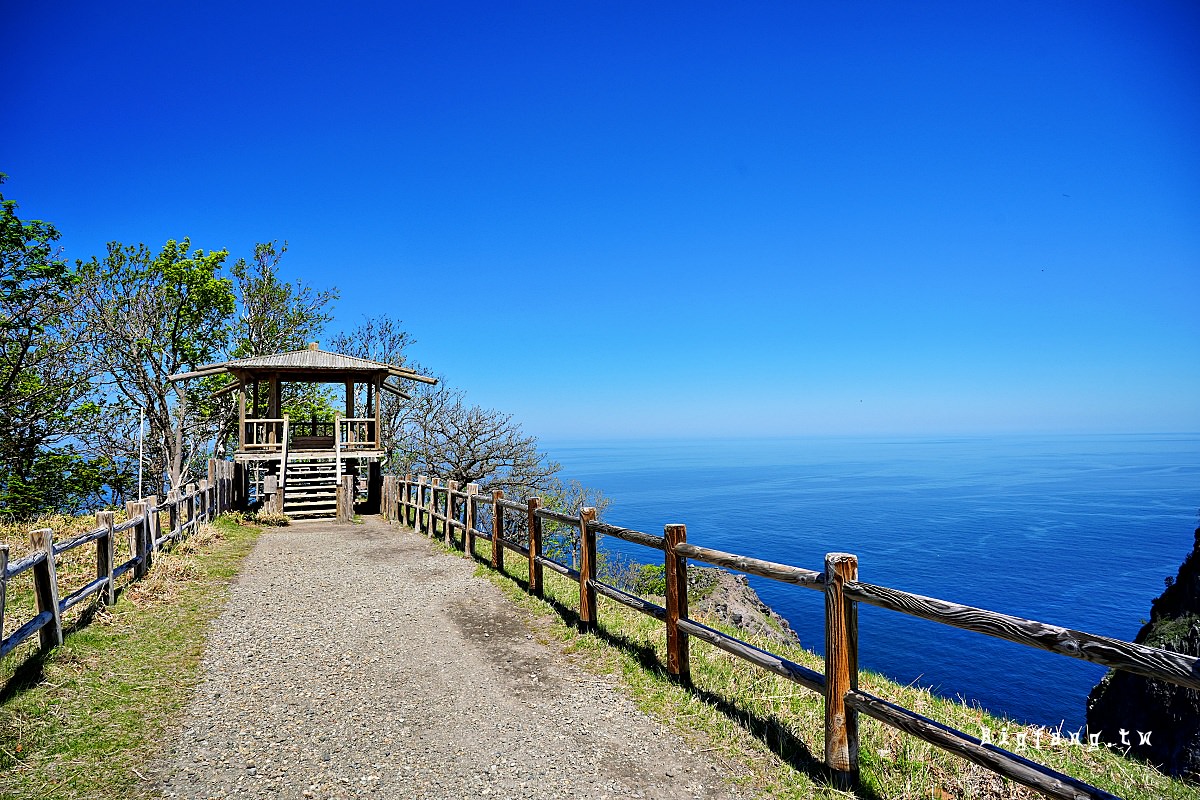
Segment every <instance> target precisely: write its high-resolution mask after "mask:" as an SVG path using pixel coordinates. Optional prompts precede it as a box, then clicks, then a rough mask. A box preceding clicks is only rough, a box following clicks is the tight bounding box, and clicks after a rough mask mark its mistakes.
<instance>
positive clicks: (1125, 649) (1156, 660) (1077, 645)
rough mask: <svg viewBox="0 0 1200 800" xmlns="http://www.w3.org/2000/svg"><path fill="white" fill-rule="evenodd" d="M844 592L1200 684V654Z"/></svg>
mask: <svg viewBox="0 0 1200 800" xmlns="http://www.w3.org/2000/svg"><path fill="white" fill-rule="evenodd" d="M844 591H845V593H846V596H847V597H850V598H853V599H855V600H858V601H860V602H863V603H868V604H870V605H873V606H878V607H880V608H888V609H891V610H893V611H899V612H901V613H903V614H907V615H909V616H913V617H920V618H921V619H927V620H930V621H932V622H939V623H941V624H943V625H950V626H953V627H955V628H962V629H964V630H968V631H974V632H976V633H982V634H986V635H988V636H994V637H996V638H998V639H1005V640H1007V641H1010V642H1016V643H1017V644H1023V645H1026V646H1028V647H1036V648H1039V649H1041V650H1048V651H1050V652H1051V653H1058V654H1060V655H1064V656H1070V657H1071V658H1078V659H1081V660H1083V661H1091V662H1092V663H1095V664H1102V665H1103V666H1106V667H1113V668H1116V669H1123V670H1126V671H1127V672H1133V673H1136V674H1138V675H1144V676H1146V677H1148V678H1158V679H1160V680H1166V681H1170V682H1171V683H1176V684H1179V685H1180V686H1186V687H1188V688H1191V689H1200V658H1196V657H1193V656H1187V655H1183V654H1182V653H1174V652H1171V651H1169V650H1160V649H1158V648H1155V647H1146V646H1145V645H1140V644H1133V643H1132V642H1123V641H1120V640H1119V639H1110V638H1108V637H1106V636H1096V635H1094V634H1090V633H1084V632H1082V631H1076V630H1071V629H1070V628H1063V627H1059V626H1058V625H1050V624H1048V623H1045V622H1037V621H1035V620H1030V619H1023V618H1021V617H1014V616H1010V615H1008V614H1001V613H999V612H996V611H988V610H986V609H982V608H974V607H973V606H965V605H960V604H959V603H952V602H949V601H947V600H938V599H936V598H933V597H924V596H922V595H918V594H911V593H909V592H902V591H899V590H897V589H891V588H888V587H886V586H876V585H874V584H870V583H859V582H858V581H848V582H847V583H846V584H845V587H844Z"/></svg>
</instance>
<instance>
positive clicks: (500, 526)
mask: <svg viewBox="0 0 1200 800" xmlns="http://www.w3.org/2000/svg"><path fill="white" fill-rule="evenodd" d="M503 499H504V492H502V491H500V490H499V489H493V490H492V569H494V570H502V569H504V504H503V503H501V502H500V501H501V500H503Z"/></svg>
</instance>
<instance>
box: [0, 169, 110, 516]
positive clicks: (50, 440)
mask: <svg viewBox="0 0 1200 800" xmlns="http://www.w3.org/2000/svg"><path fill="white" fill-rule="evenodd" d="M5 177H6V176H5V175H3V174H0V183H3V182H4V180H5ZM16 210H17V204H16V202H15V201H13V200H9V199H5V198H4V197H3V195H0V513H4V514H8V515H11V516H16V517H21V518H23V517H26V516H31V515H34V514H37V513H42V512H46V511H68V510H72V509H76V508H78V507H80V504H81V503H82V502H85V499H86V498H88V497H91V496H93V495H95V494H96V493H97V491H98V487H97V485H96V475H97V473H98V472H99V471H100V470H101V462H98V461H95V460H91V459H87V458H84V457H83V456H82V455H80V454H78V453H76V452H75V451H74V450H73V449H71V448H69V447H68V448H66V449H63V448H64V445H63V442H64V441H65V440H67V439H68V438H69V437H70V436H71V435H72V434H77V433H79V432H80V431H81V430H83V429H84V428H85V427H86V426H87V425H88V424H89V423H90V421H91V420H93V419H94V418H95V408H96V407H95V404H91V403H87V402H84V400H83V398H84V396H85V395H86V394H87V392H88V391H89V386H88V380H87V379H88V371H87V369H86V363H85V360H84V356H85V354H86V352H87V350H86V347H85V346H84V345H85V342H84V341H83V339H84V333H85V329H84V327H83V325H82V324H81V321H80V320H79V318H78V317H77V316H76V315H75V314H74V307H75V305H76V304H75V302H74V301H75V299H76V297H77V290H78V288H77V287H78V284H79V277H78V275H77V274H76V273H74V272H73V271H71V270H70V269H69V268H68V267H67V264H66V261H65V260H64V259H63V258H61V255H60V253H59V251H58V249H57V248H56V247H55V243H56V242H57V241H58V239H59V233H58V230H57V229H56V228H55V227H54V226H53V225H52V224H50V223H48V222H43V221H41V220H31V221H22V220H21V219H20V218H19V217H18V216H17V213H16ZM58 469H62V470H63V474H62V475H57V474H56V470H58Z"/></svg>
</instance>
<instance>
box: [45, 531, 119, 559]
mask: <svg viewBox="0 0 1200 800" xmlns="http://www.w3.org/2000/svg"><path fill="white" fill-rule="evenodd" d="M107 533H108V529H107V528H96V530H94V531H88V532H87V533H81V534H79V535H78V536H76V537H75V538H74V539H67V540H65V541H62V542H55V543H54V554H55V555H60V554H62V553H65V552H67V551H68V550H74V549H75V548H76V547H82V546H83V545H85V544H89V543H91V542H94V541H96V540H97V539H99V538H100V537H102V536H104V535H106V534H107Z"/></svg>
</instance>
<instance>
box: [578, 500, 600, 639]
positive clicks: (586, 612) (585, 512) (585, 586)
mask: <svg viewBox="0 0 1200 800" xmlns="http://www.w3.org/2000/svg"><path fill="white" fill-rule="evenodd" d="M595 519H596V509H594V508H591V507H590V506H589V507H587V508H582V509H580V511H579V629H580V630H583V631H589V630H591V629H593V628H594V627H596V589H595V587H594V586H592V581H594V580H595V579H596V532H595V531H594V530H593V529H592V523H593V522H594V521H595Z"/></svg>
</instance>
